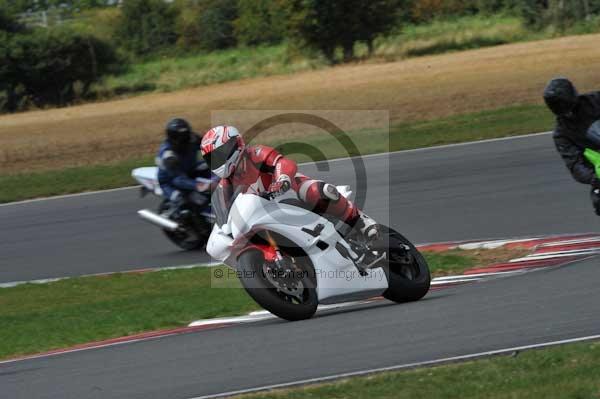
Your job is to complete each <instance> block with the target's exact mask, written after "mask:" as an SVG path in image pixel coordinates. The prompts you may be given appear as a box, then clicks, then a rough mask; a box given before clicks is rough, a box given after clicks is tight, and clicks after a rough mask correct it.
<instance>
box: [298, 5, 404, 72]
mask: <svg viewBox="0 0 600 399" xmlns="http://www.w3.org/2000/svg"><path fill="white" fill-rule="evenodd" d="M397 8H398V1H397V0H373V1H369V2H366V1H362V0H291V1H290V2H289V5H288V8H287V12H288V16H289V17H288V20H289V24H288V27H289V28H288V29H289V34H290V36H291V37H292V38H295V39H296V40H297V41H299V42H300V43H301V44H303V45H305V46H307V47H311V48H315V49H318V50H320V51H321V52H322V53H323V54H324V55H325V57H326V58H327V59H328V60H329V61H330V62H335V50H336V49H337V48H340V47H341V48H342V51H343V60H344V61H349V60H351V59H352V58H353V57H354V45H355V43H356V42H359V41H364V42H366V43H367V44H368V45H369V46H370V48H371V49H372V44H373V40H374V38H375V37H377V36H378V35H381V34H385V33H387V32H388V31H389V29H390V28H391V27H392V26H393V24H394V22H395V20H396V18H395V12H396V10H397Z"/></svg>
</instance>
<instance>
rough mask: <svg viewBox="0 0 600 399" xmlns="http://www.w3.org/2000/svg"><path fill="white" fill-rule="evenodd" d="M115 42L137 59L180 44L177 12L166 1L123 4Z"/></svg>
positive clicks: (126, 1) (133, 0) (129, 0)
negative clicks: (177, 42)
mask: <svg viewBox="0 0 600 399" xmlns="http://www.w3.org/2000/svg"><path fill="white" fill-rule="evenodd" d="M121 13H122V18H121V20H120V23H119V26H118V27H117V29H116V38H115V39H116V42H117V43H119V44H121V45H122V46H123V47H125V48H126V49H128V50H130V51H132V52H133V53H135V54H136V55H146V54H149V53H152V52H156V51H158V50H161V49H164V48H167V47H169V46H170V45H172V44H174V43H175V42H176V41H177V35H176V32H175V22H176V18H177V12H176V9H175V8H174V7H173V6H172V5H170V4H167V3H166V2H165V1H163V0H124V1H123V5H122V7H121Z"/></svg>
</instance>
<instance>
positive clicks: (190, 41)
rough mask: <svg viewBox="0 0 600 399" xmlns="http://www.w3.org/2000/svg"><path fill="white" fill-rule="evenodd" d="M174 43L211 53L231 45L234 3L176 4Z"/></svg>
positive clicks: (201, 1)
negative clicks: (175, 38)
mask: <svg viewBox="0 0 600 399" xmlns="http://www.w3.org/2000/svg"><path fill="white" fill-rule="evenodd" d="M177 8H178V9H179V10H180V11H179V19H178V21H177V34H178V36H179V39H178V44H179V45H181V46H182V47H188V48H194V47H197V48H201V49H204V50H208V51H212V50H219V49H224V48H228V47H232V46H234V45H235V44H236V43H237V42H236V38H235V34H234V26H233V23H234V21H235V19H236V18H237V15H238V14H237V0H187V1H180V2H178V3H177Z"/></svg>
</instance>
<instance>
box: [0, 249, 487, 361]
mask: <svg viewBox="0 0 600 399" xmlns="http://www.w3.org/2000/svg"><path fill="white" fill-rule="evenodd" d="M425 256H426V258H427V260H428V261H429V262H430V263H431V269H432V272H433V273H438V272H444V274H445V272H447V271H448V270H453V271H455V272H460V271H462V270H464V269H466V268H469V267H471V266H472V265H473V264H475V263H476V260H475V258H474V257H473V255H471V254H467V253H464V254H463V255H458V254H457V253H451V254H448V255H446V254H443V253H441V254H426V255H425ZM217 271H223V276H222V277H220V276H218V275H216V274H215V273H216V272H217ZM214 276H217V277H216V278H215V277H214ZM256 309H259V307H258V305H256V303H254V302H253V301H252V300H251V299H250V297H249V296H248V295H247V294H246V292H245V291H244V290H243V289H241V286H240V284H239V281H238V280H237V278H236V277H235V274H234V273H233V272H231V271H230V269H227V268H224V267H214V268H204V267H202V268H194V269H186V270H169V271H160V272H153V273H146V274H116V275H111V276H94V277H79V278H73V279H68V280H62V281H57V282H53V283H49V284H25V285H21V286H17V287H13V288H1V289H0V326H2V328H0V358H6V357H9V356H15V355H19V354H28V353H36V352H40V351H44V350H50V349H54V348H62V347H66V346H70V345H75V344H80V343H85V342H90V341H96V340H101V339H108V338H113V337H120V336H125V335H131V334H135V333H138V332H142V331H150V330H157V329H164V328H171V327H181V326H185V325H187V324H188V323H190V322H191V321H193V320H198V319H206V318H213V317H218V316H231V315H240V314H246V313H248V312H249V311H251V310H256Z"/></svg>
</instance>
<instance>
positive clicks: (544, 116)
mask: <svg viewBox="0 0 600 399" xmlns="http://www.w3.org/2000/svg"><path fill="white" fill-rule="evenodd" d="M551 124H552V117H551V115H550V114H549V113H548V112H547V111H546V110H545V109H544V107H542V106H537V105H524V106H516V107H508V108H500V109H497V110H492V111H483V112H478V113H471V114H464V115H456V116H451V117H447V118H442V119H434V120H427V121H420V122H408V123H402V124H398V125H395V126H392V128H391V129H390V132H389V134H388V132H386V131H382V130H368V131H365V130H360V131H355V132H348V135H349V137H350V139H351V140H352V141H353V142H354V143H355V144H356V146H357V147H358V148H359V149H360V151H361V153H362V155H367V154H374V153H382V152H387V151H399V150H407V149H413V148H420V147H429V146H435V145H442V144H450V143H461V142H467V141H474V140H482V139H490V138H497V137H505V136H514V135H519V134H526V133H531V132H537V131H541V130H543V129H546V128H547V127H548V126H549V125H551ZM297 141H300V140H297ZM285 143H286V139H276V140H272V141H270V142H266V143H265V144H270V145H273V146H282V145H284V144H285ZM302 143H303V144H309V145H310V147H309V150H308V151H306V148H302V153H304V154H305V155H306V156H308V157H310V158H312V159H315V160H320V159H322V157H323V156H322V154H325V155H326V158H328V159H333V158H337V157H345V156H348V153H346V152H345V150H344V149H343V148H341V147H340V146H339V144H337V143H336V141H335V139H333V138H332V137H331V136H329V135H323V134H318V133H314V134H308V135H306V136H304V138H303V139H302ZM310 148H312V150H311V149H310ZM283 151H284V153H285V152H286V151H287V152H290V153H293V152H295V151H294V148H290V147H283ZM295 158H296V159H297V160H306V158H305V157H295ZM153 163H154V161H153V159H152V158H151V157H147V158H145V159H137V160H135V159H134V160H128V161H125V162H120V163H116V164H108V165H95V166H81V167H74V168H68V169H64V170H57V171H44V172H31V173H22V174H8V175H0V186H1V187H3V190H2V191H0V203H6V202H11V201H18V200H23V199H30V198H37V197H45V196H51V195H59V194H69V193H78V192H82V191H92V190H101V189H108V188H116V187H123V186H128V185H133V184H135V182H134V181H133V179H132V178H131V169H133V168H135V167H138V166H144V165H146V166H147V165H153Z"/></svg>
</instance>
